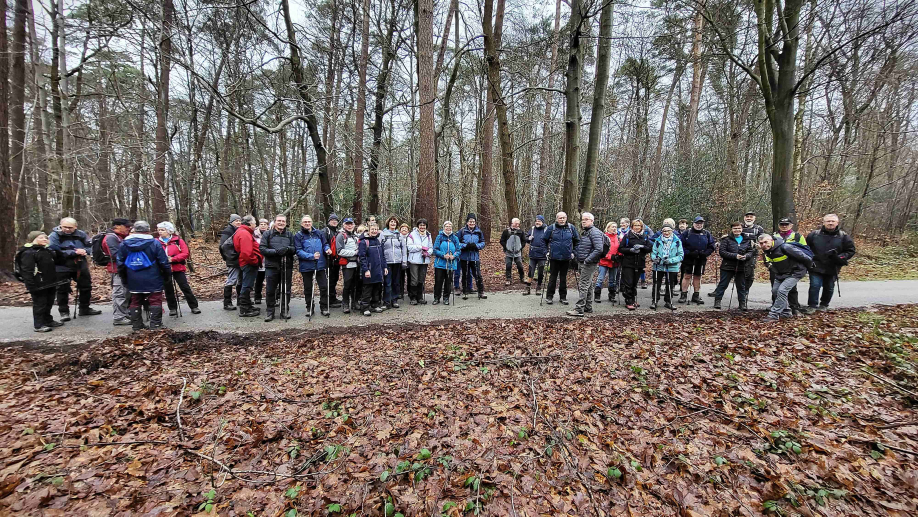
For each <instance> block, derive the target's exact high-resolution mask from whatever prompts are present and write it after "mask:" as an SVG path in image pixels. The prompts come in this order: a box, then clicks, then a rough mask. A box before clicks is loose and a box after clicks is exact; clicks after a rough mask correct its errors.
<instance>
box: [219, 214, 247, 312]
mask: <svg viewBox="0 0 918 517" xmlns="http://www.w3.org/2000/svg"><path fill="white" fill-rule="evenodd" d="M241 225H242V217H241V216H240V215H239V214H230V216H229V223H228V224H227V225H226V228H224V229H223V230H221V231H220V245H219V246H220V248H219V249H220V257H222V258H223V261H224V262H225V263H226V282H224V283H223V310H226V311H234V310H236V307H235V306H234V305H233V288H234V287H235V288H236V302H237V303H238V302H239V292H240V290H241V289H242V278H241V277H240V275H239V271H240V270H239V257H238V256H237V255H236V254H235V248H234V247H233V235H234V234H235V233H236V230H237V229H238V228H239V226H241ZM227 242H229V244H227Z"/></svg>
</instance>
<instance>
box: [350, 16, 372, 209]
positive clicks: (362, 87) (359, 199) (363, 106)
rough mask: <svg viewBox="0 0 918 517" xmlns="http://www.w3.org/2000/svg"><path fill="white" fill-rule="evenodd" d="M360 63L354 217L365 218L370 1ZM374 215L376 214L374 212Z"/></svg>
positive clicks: (365, 20)
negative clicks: (365, 148)
mask: <svg viewBox="0 0 918 517" xmlns="http://www.w3.org/2000/svg"><path fill="white" fill-rule="evenodd" d="M362 3H363V27H362V29H361V31H362V34H361V35H360V61H359V62H358V63H357V120H356V121H355V122H354V210H353V213H354V217H355V218H356V219H357V220H361V218H362V216H363V128H364V122H365V119H366V113H367V60H368V59H369V55H370V0H363V2H362ZM372 213H373V214H374V215H378V214H376V212H372Z"/></svg>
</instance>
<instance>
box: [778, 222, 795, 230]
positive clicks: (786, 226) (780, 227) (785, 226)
mask: <svg viewBox="0 0 918 517" xmlns="http://www.w3.org/2000/svg"><path fill="white" fill-rule="evenodd" d="M792 226H793V225H792V224H790V223H781V224H779V225H778V230H780V231H782V232H789V231H791V227H792Z"/></svg>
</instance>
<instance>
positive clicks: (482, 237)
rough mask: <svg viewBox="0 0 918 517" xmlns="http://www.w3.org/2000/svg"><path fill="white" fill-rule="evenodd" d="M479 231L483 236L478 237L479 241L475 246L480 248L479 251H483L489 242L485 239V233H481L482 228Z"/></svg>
mask: <svg viewBox="0 0 918 517" xmlns="http://www.w3.org/2000/svg"><path fill="white" fill-rule="evenodd" d="M478 233H480V234H481V238H480V239H478V242H476V243H475V247H476V248H478V251H481V250H483V249H484V247H485V244H487V243H486V242H485V240H484V234H483V233H481V230H478Z"/></svg>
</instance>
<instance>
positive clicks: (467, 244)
mask: <svg viewBox="0 0 918 517" xmlns="http://www.w3.org/2000/svg"><path fill="white" fill-rule="evenodd" d="M456 237H458V238H459V246H460V247H461V248H462V251H460V252H459V267H460V268H462V299H463V300H468V299H469V293H471V292H472V279H473V278H474V279H475V284H476V285H477V287H478V299H479V300H484V299H486V298H487V296H486V295H485V294H484V281H483V280H482V278H481V262H480V260H481V257H480V255H479V253H480V252H481V250H483V249H484V247H485V239H484V234H483V233H481V229H480V228H478V219H477V218H476V217H475V214H469V215H468V216H467V217H466V218H465V226H463V227H462V229H461V230H459V233H458V234H457V235H456Z"/></svg>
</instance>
